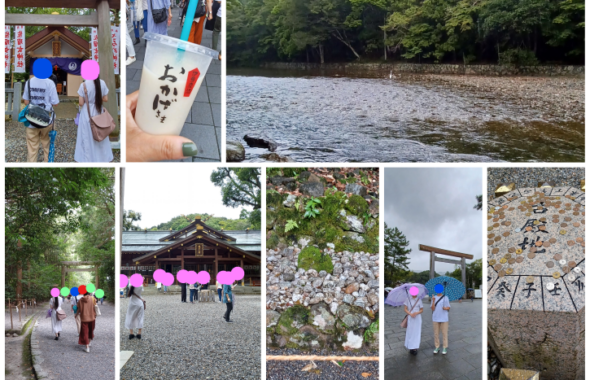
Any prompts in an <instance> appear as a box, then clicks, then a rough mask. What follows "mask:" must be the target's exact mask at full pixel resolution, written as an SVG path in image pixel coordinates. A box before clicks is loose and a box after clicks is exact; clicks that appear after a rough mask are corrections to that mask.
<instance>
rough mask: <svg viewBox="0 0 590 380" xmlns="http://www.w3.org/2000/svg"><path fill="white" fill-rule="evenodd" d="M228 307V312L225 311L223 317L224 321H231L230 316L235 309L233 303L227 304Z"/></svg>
mask: <svg viewBox="0 0 590 380" xmlns="http://www.w3.org/2000/svg"><path fill="white" fill-rule="evenodd" d="M226 305H227V310H226V311H225V315H224V316H223V319H225V320H226V321H229V315H230V313H231V311H232V310H233V309H234V306H233V304H232V303H231V302H228V303H226Z"/></svg>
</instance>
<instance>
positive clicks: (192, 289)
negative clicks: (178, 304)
mask: <svg viewBox="0 0 590 380" xmlns="http://www.w3.org/2000/svg"><path fill="white" fill-rule="evenodd" d="M188 289H189V291H190V293H191V296H190V297H191V303H194V302H193V298H194V297H195V284H190V285H189V286H188Z"/></svg>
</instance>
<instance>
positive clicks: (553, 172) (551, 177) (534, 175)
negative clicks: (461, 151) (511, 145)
mask: <svg viewBox="0 0 590 380" xmlns="http://www.w3.org/2000/svg"><path fill="white" fill-rule="evenodd" d="M584 178H586V174H585V173H584V168H488V197H490V196H491V197H492V199H493V196H494V191H495V190H496V186H497V185H498V184H499V183H504V182H507V183H513V182H514V183H515V184H516V188H522V187H537V185H538V182H539V181H555V186H573V187H576V188H578V189H579V188H580V180H581V179H584Z"/></svg>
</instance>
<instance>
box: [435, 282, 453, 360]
mask: <svg viewBox="0 0 590 380" xmlns="http://www.w3.org/2000/svg"><path fill="white" fill-rule="evenodd" d="M434 291H435V292H436V295H435V296H434V297H432V303H431V305H430V308H431V309H432V328H433V330H434V353H435V354H438V353H439V351H440V340H439V339H440V337H439V334H440V332H442V336H443V349H442V354H443V355H446V354H447V348H448V347H449V336H448V332H449V310H451V303H450V301H449V297H447V296H446V295H444V294H443V292H444V291H445V287H444V286H443V285H441V284H437V285H435V286H434Z"/></svg>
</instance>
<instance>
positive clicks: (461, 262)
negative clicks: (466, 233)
mask: <svg viewBox="0 0 590 380" xmlns="http://www.w3.org/2000/svg"><path fill="white" fill-rule="evenodd" d="M419 247H420V250H421V251H424V252H430V279H431V280H432V279H433V278H434V273H435V271H434V265H435V262H437V261H440V262H441V263H447V264H459V265H461V280H462V281H461V282H463V286H465V289H467V284H466V283H465V282H466V279H465V259H469V260H473V255H468V254H466V253H459V252H454V251H447V250H446V249H440V248H435V247H430V246H428V245H423V244H420V245H419ZM437 253H438V254H439V255H446V256H452V257H459V258H460V259H461V260H451V259H443V258H441V257H437V256H436V254H437ZM463 297H467V293H465V295H464V296H463Z"/></svg>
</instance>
